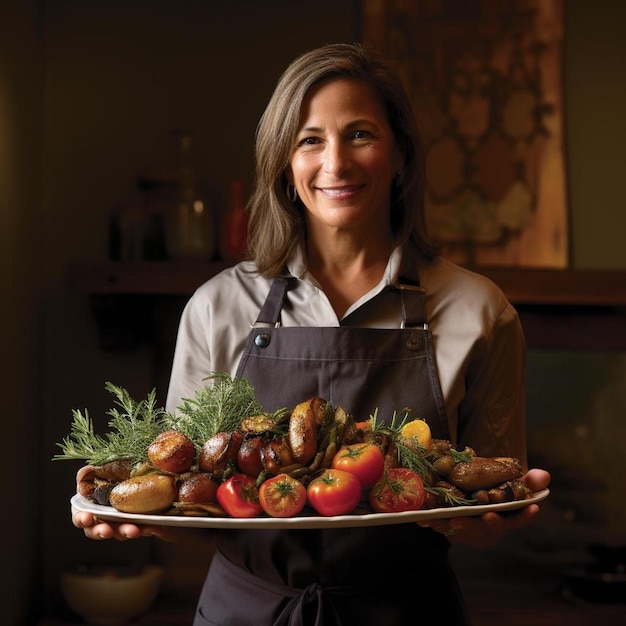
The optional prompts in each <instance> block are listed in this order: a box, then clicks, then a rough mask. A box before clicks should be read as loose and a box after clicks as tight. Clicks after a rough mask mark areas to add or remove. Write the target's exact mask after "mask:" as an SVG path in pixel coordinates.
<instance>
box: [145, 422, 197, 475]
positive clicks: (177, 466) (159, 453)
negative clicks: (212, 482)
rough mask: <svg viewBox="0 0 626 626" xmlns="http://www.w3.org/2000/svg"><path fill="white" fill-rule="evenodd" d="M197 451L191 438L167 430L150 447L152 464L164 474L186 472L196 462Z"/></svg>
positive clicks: (149, 457)
mask: <svg viewBox="0 0 626 626" xmlns="http://www.w3.org/2000/svg"><path fill="white" fill-rule="evenodd" d="M195 456H196V449H195V447H194V445H193V442H192V441H191V439H189V437H187V436H186V435H184V434H183V433H181V432H179V431H176V430H166V431H165V432H162V433H160V434H159V435H157V437H155V439H154V441H153V442H152V443H151V444H150V445H149V446H148V459H149V460H150V463H152V465H154V467H157V468H158V469H160V470H163V471H164V472H172V473H174V474H176V473H182V472H186V471H187V470H188V469H189V468H190V467H191V464H192V463H193V461H194V458H195Z"/></svg>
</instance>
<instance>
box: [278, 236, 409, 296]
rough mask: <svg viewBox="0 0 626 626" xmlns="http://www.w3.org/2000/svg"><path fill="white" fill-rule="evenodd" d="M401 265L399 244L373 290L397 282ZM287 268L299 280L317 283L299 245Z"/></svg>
mask: <svg viewBox="0 0 626 626" xmlns="http://www.w3.org/2000/svg"><path fill="white" fill-rule="evenodd" d="M401 267H402V249H401V248H400V247H399V246H396V247H395V248H394V249H393V250H392V252H391V255H390V256H389V260H388V261H387V267H386V268H385V273H384V274H383V277H382V279H381V281H380V283H378V285H377V286H376V287H375V288H374V290H375V291H377V292H378V291H382V290H383V289H384V288H385V287H389V285H396V284H398V278H399V276H400V268H401ZM287 270H288V271H289V273H290V274H291V275H292V276H295V277H296V278H298V279H299V280H304V281H306V282H310V283H312V284H315V285H317V281H316V280H315V279H314V278H313V276H312V275H311V274H310V273H309V270H308V268H307V264H306V255H305V254H304V249H303V247H302V246H301V245H299V246H298V247H297V248H296V250H295V252H294V254H293V256H292V257H291V259H290V260H289V262H288V263H287Z"/></svg>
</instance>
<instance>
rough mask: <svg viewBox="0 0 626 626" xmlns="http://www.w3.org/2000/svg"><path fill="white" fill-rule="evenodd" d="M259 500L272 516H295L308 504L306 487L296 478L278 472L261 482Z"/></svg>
mask: <svg viewBox="0 0 626 626" xmlns="http://www.w3.org/2000/svg"><path fill="white" fill-rule="evenodd" d="M259 501H260V502H261V506H262V507H263V510H264V511H265V512H266V513H267V514H268V515H271V516H272V517H293V516H294V515H297V514H298V513H300V511H302V509H303V508H304V505H305V504H306V488H305V486H304V485H303V484H302V483H301V482H300V481H299V480H297V479H296V478H292V477H291V476H288V475H287V474H278V475H277V476H272V477H271V478H268V479H267V480H265V481H263V482H262V483H261V486H260V487H259Z"/></svg>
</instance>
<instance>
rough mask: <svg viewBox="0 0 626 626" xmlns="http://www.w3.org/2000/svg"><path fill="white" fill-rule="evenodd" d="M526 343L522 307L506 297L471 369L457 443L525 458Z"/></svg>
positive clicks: (474, 354) (474, 353)
mask: <svg viewBox="0 0 626 626" xmlns="http://www.w3.org/2000/svg"><path fill="white" fill-rule="evenodd" d="M525 387H526V341H525V338H524V333H523V329H522V326H521V323H520V320H519V316H518V314H517V311H516V310H515V309H514V308H513V306H512V305H511V304H510V303H508V302H507V301H506V300H504V303H503V308H502V311H501V313H500V314H499V315H498V316H497V317H496V319H495V320H494V322H493V325H492V326H491V330H490V332H489V333H487V334H486V335H485V337H483V339H482V341H480V342H478V343H477V344H476V345H475V346H474V349H473V351H472V354H471V355H470V358H469V361H468V366H467V370H466V381H465V389H466V393H465V397H464V398H463V400H462V401H461V403H460V405H459V412H458V442H459V444H460V447H463V446H465V445H468V446H471V447H472V448H474V449H475V450H476V451H477V452H478V453H479V454H480V456H508V457H515V458H518V459H519V460H520V461H521V462H522V465H523V467H524V468H526V467H527V459H526V391H525Z"/></svg>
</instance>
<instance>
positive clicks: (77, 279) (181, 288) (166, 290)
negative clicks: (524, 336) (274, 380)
mask: <svg viewBox="0 0 626 626" xmlns="http://www.w3.org/2000/svg"><path fill="white" fill-rule="evenodd" d="M228 266H229V263H227V262H224V261H211V262H205V261H102V262H99V261H96V262H89V263H75V264H73V265H71V266H70V269H69V280H70V283H71V284H72V285H73V286H74V287H75V288H77V289H79V290H80V291H82V292H84V293H88V294H160V295H181V296H182V295H191V294H192V293H193V291H194V290H195V289H196V288H197V287H198V286H200V285H201V284H202V283H203V282H204V281H206V280H208V279H209V278H211V276H214V275H215V274H216V273H217V272H219V271H221V270H222V269H224V268H226V267H228ZM476 271H478V272H479V273H481V274H484V275H485V276H488V277H489V278H491V279H492V280H493V281H494V282H495V283H497V284H498V285H499V286H500V287H501V288H502V289H503V291H504V293H505V294H506V295H507V297H508V298H509V300H511V302H513V304H530V305H577V306H610V307H612V306H616V307H622V306H626V270H552V269H502V268H478V269H477V270H476Z"/></svg>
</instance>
